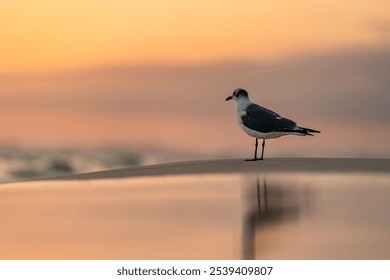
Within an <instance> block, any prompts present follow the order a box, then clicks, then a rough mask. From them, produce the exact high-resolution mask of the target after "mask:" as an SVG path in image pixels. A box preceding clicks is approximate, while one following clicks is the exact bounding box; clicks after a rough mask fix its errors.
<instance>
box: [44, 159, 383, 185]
mask: <svg viewBox="0 0 390 280" xmlns="http://www.w3.org/2000/svg"><path fill="white" fill-rule="evenodd" d="M250 172H267V173H269V172H390V159H357V158H271V159H265V160H262V161H245V160H244V159H228V160H206V161H189V162H177V163H166V164H157V165H150V166H141V167H129V168H122V169H115V170H106V171H99V172H92V173H86V174H76V175H70V176H63V177H57V178H56V179H61V180H83V179H107V178H130V177H138V176H161V175H183V174H218V173H229V174H232V173H235V174H240V173H250ZM49 179H50V178H49Z"/></svg>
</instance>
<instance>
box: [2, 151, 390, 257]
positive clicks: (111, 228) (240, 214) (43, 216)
mask: <svg viewBox="0 0 390 280" xmlns="http://www.w3.org/2000/svg"><path fill="white" fill-rule="evenodd" d="M389 174H390V160H388V159H332V158H324V159H320V158H318V159H313V158H287V159H284V158H278V159H266V160H264V161H258V162H245V161H244V160H242V159H234V160H212V161H195V162H182V163H169V164H160V165H154V166H144V167H131V168H125V169H117V170H107V171H101V172H94V173H87V174H77V175H70V176H64V177H58V178H50V179H44V180H35V181H25V182H17V183H7V184H1V185H0V215H1V219H0V248H2V249H1V250H0V259H389V258H390V254H389V252H390V247H389V246H390V245H389V244H390V238H389V236H390V219H389V214H388V213H390V206H389V205H390V204H389V197H390V175H389Z"/></svg>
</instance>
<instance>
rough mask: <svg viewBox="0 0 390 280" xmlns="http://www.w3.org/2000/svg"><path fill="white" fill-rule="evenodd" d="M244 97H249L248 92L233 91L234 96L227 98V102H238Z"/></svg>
mask: <svg viewBox="0 0 390 280" xmlns="http://www.w3.org/2000/svg"><path fill="white" fill-rule="evenodd" d="M242 97H248V92H247V91H246V90H245V89H242V88H238V89H236V90H235V91H233V95H231V96H228V97H227V98H226V101H229V100H231V99H233V100H235V101H238V100H239V99H240V98H242Z"/></svg>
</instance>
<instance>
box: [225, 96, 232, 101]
mask: <svg viewBox="0 0 390 280" xmlns="http://www.w3.org/2000/svg"><path fill="white" fill-rule="evenodd" d="M230 99H233V96H228V97H227V98H226V100H225V101H229V100H230Z"/></svg>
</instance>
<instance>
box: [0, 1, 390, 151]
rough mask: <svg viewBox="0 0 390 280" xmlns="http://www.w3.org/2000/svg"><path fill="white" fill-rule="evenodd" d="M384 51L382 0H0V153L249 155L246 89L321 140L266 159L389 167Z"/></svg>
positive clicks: (389, 19)
mask: <svg viewBox="0 0 390 280" xmlns="http://www.w3.org/2000/svg"><path fill="white" fill-rule="evenodd" d="M389 43H390V1H388V0H374V1H369V0H360V1H356V0H345V1H339V0H328V1H313V0H301V1H285V0H284V1H283V0H273V1H259V0H240V1H226V0H215V1H179V0H172V1H162V0H148V1H129V0H116V1H108V0H66V1H65V0H58V1H52V0H50V1H49V0H13V1H10V0H6V1H2V2H1V4H0V127H1V128H2V129H1V131H0V144H1V143H4V142H6V143H27V144H30V145H34V144H41V145H59V146H60V145H69V144H71V145H75V146H77V145H87V146H90V145H106V144H110V145H129V146H132V147H139V146H142V145H145V146H156V147H157V146H159V147H170V148H172V149H175V148H179V149H184V150H192V151H194V152H195V153H196V152H198V151H204V152H206V153H209V154H213V153H214V154H217V153H220V154H223V153H225V154H227V153H229V152H230V151H232V156H236V155H239V154H240V155H242V153H243V152H245V153H247V154H251V153H252V149H253V139H250V138H249V137H248V136H247V135H245V134H244V133H243V132H242V131H240V129H239V127H238V126H237V123H236V120H235V116H234V114H235V105H234V104H231V103H227V102H225V101H224V100H225V98H226V96H227V95H229V94H231V92H232V91H233V90H234V89H235V88H237V87H244V88H246V89H248V90H249V92H250V94H251V96H252V100H253V101H255V102H257V103H259V104H261V105H263V106H265V107H269V108H270V109H272V110H275V111H277V112H279V113H280V114H281V115H283V116H285V117H288V118H291V119H293V120H295V121H297V122H298V123H299V124H300V125H302V126H308V127H311V128H314V129H318V130H321V131H323V132H324V133H323V134H321V135H320V136H319V137H316V138H315V139H314V138H313V139H314V140H313V139H312V138H308V137H305V139H302V138H297V137H296V138H294V137H290V138H286V139H284V138H283V140H278V141H275V144H272V145H273V146H271V147H274V148H273V149H272V148H271V150H270V151H268V150H267V152H268V153H269V154H270V155H292V156H296V155H311V156H345V155H347V156H350V155H352V156H356V155H357V156H360V155H368V156H378V155H379V156H380V155H382V154H383V155H389V154H390V148H389V146H388V145H387V143H388V142H389V141H390V140H389V139H390V134H389V133H388V132H387V131H384V130H382V129H381V127H384V126H385V125H388V123H387V120H388V116H389V113H388V112H389V111H388V106H387V105H386V104H389V102H390V100H389V95H388V90H389V88H390V84H389V81H388V73H387V72H386V71H387V70H386V69H389V68H388V65H389V64H388V61H390V59H389V57H390V55H389V54H390V52H389V50H390V44H389ZM210 120H212V121H210ZM361 131H364V133H365V135H370V138H371V139H370V141H369V142H367V140H366V139H364V138H363V137H361ZM241 142H242V144H241ZM238 143H240V145H238ZM286 143H288V145H286Z"/></svg>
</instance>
